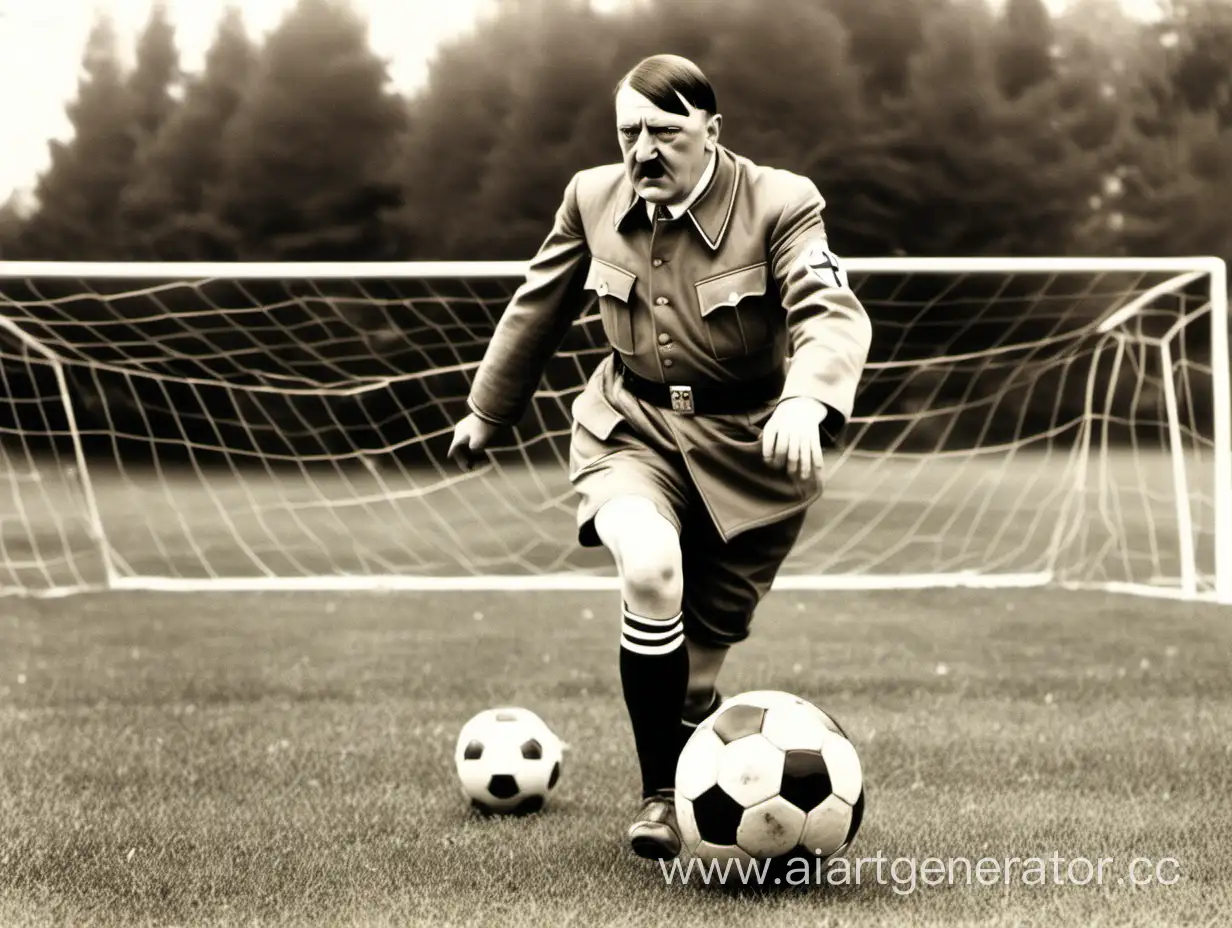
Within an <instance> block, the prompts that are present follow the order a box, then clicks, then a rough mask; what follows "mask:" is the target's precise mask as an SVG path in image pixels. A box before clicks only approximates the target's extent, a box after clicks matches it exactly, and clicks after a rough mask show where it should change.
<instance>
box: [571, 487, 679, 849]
mask: <svg viewBox="0 0 1232 928" xmlns="http://www.w3.org/2000/svg"><path fill="white" fill-rule="evenodd" d="M594 527H595V532H596V534H597V535H598V536H599V539H600V541H601V542H602V543H603V545H604V546H605V547H606V548H607V549H608V550H609V551H610V552H611V553H612V557H613V558H614V559H615V561H616V569H617V571H618V572H619V574H620V582H621V605H622V613H623V615H622V619H621V636H620V680H621V688H622V690H623V693H624V699H625V707H626V709H627V711H628V713H629V721H630V723H631V724H632V728H633V740H634V744H635V745H636V747H637V756H638V762H639V764H640V766H641V776H642V798H643V801H644V803H643V808H642V811H641V813H640V814H639V817H638V820H637V821H636V822H634V824H633V827H632V828H630V830H629V840H630V843H631V844H632V846H633V849H634V851H635V852H636V853H638V854H639V855H640V856H642V857H648V858H665V857H675V856H676V855H677V854H678V853H679V852H680V837H679V833H678V832H677V829H676V820H675V809H674V796H673V787H674V784H675V779H676V760H677V758H678V757H679V724H680V723H679V719H680V717H681V712H682V709H683V707H684V701H685V694H686V690H687V686H688V680H689V653H688V651H687V649H686V647H685V639H684V622H683V618H682V615H681V598H682V596H683V591H684V581H683V576H682V570H681V553H680V538H679V535H678V533H677V530H676V526H675V525H674V524H673V523H672V522H669V521H668V520H667V518H666V517H665V516H664V515H663V514H662V513H661V512H660V511H659V509H658V508H657V507H656V506H655V504H654V503H653V502H652V501H651V500H650V499H647V498H643V497H639V496H621V497H616V498H613V499H611V500H609V501H608V502H606V503H604V504H603V505H602V506H601V507H600V509H599V510H598V512H597V513H596V515H595V518H594Z"/></svg>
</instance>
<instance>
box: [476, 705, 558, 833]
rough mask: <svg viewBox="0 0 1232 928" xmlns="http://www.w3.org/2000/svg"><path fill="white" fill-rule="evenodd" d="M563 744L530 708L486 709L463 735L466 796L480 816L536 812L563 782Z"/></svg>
mask: <svg viewBox="0 0 1232 928" xmlns="http://www.w3.org/2000/svg"><path fill="white" fill-rule="evenodd" d="M562 754H563V746H562V745H561V742H560V739H559V738H557V737H556V735H555V734H554V733H553V732H552V730H551V729H550V728H548V726H547V725H546V724H545V723H544V721H543V719H541V718H539V716H537V715H535V713H533V712H531V711H530V710H529V709H521V708H517V707H513V706H509V707H504V708H498V709H485V710H484V711H483V712H480V713H479V714H478V715H476V716H474V717H472V718H471V719H470V720H469V721H468V722H467V723H466V724H465V725H463V726H462V730H461V731H460V732H459V733H458V743H457V746H456V747H455V749H454V764H455V766H456V768H457V771H458V779H459V781H460V782H461V784H462V794H463V796H465V798H466V799H467V800H468V801H469V802H470V804H471V805H472V806H473V807H474V808H475V809H478V810H479V811H480V812H484V813H487V814H493V813H509V812H511V813H515V814H525V813H529V812H537V811H538V810H540V809H542V808H543V807H544V805H545V804H546V803H547V800H548V795H549V794H550V793H551V791H552V790H553V789H554V788H555V787H556V784H557V782H558V781H559V780H560V766H561V760H562Z"/></svg>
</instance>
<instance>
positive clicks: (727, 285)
mask: <svg viewBox="0 0 1232 928" xmlns="http://www.w3.org/2000/svg"><path fill="white" fill-rule="evenodd" d="M766 282H767V278H766V265H765V263H762V264H754V265H752V266H751V267H744V268H741V269H740V270H738V271H729V272H728V273H726V274H722V275H720V276H719V277H712V278H710V279H709V280H703V281H702V282H701V283H699V284H697V285H696V286H697V300H698V302H699V303H700V304H701V308H702V315H703V316H709V315H710V314H711V313H712V312H714V311H715V310H716V309H718V308H719V307H721V306H735V305H736V304H737V303H739V302H740V301H741V300H743V299H744V298H745V297H746V296H760V295H761V294H763V293H765V292H766Z"/></svg>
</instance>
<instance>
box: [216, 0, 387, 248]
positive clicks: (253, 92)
mask: <svg viewBox="0 0 1232 928" xmlns="http://www.w3.org/2000/svg"><path fill="white" fill-rule="evenodd" d="M388 80H389V78H388V73H387V67H386V64H385V62H383V61H381V60H380V59H378V58H377V57H376V56H375V55H374V54H373V53H372V51H371V49H370V47H369V45H368V30H367V23H366V22H365V21H364V19H363V18H362V17H361V16H360V15H359V14H358V13H357V12H356V11H355V10H354V9H353V8H352V7H351V6H350V5H349V4H347V3H345V2H343V0H300V2H299V3H298V4H297V5H296V6H295V7H294V8H293V9H292V10H291V12H290V13H288V14H287V16H286V17H285V18H284V19H283V21H282V22H281V24H280V25H279V26H278V27H277V29H275V30H274V32H273V33H271V34H270V36H269V38H268V40H267V42H266V44H265V47H264V48H263V49H262V51H261V53H260V58H259V61H258V64H257V69H256V73H255V75H254V77H253V81H252V84H251V86H250V87H249V89H248V92H247V93H246V94H245V96H244V98H243V100H242V101H241V103H240V106H239V110H238V111H237V112H236V114H235V116H234V118H233V119H232V120H231V121H230V122H229V124H228V127H227V130H226V132H225V133H224V136H223V141H222V165H223V167H222V176H221V179H220V183H219V185H218V187H217V189H216V193H215V195H214V196H212V197H211V202H210V204H209V209H210V211H211V212H212V214H213V215H214V216H215V217H216V218H217V219H219V220H221V221H222V222H223V223H224V224H225V225H227V226H230V227H232V228H234V229H235V230H236V234H237V236H238V253H237V255H236V257H237V258H240V259H242V260H379V259H388V258H392V257H395V256H396V255H397V254H398V251H397V240H396V237H395V234H394V230H393V228H392V226H391V224H390V223H389V222H388V220H387V218H386V215H385V214H386V213H387V212H388V211H390V210H391V209H393V208H395V207H396V206H397V204H398V189H397V186H396V185H395V184H393V183H392V182H391V181H390V180H389V174H390V168H389V164H390V159H391V157H392V155H393V153H394V151H395V150H396V147H397V142H398V140H399V138H400V136H401V133H402V132H403V130H404V127H405V120H406V107H405V102H404V101H403V100H402V98H401V97H400V96H398V95H397V94H396V93H394V92H393V91H391V90H390V89H389V88H388V86H387V84H388Z"/></svg>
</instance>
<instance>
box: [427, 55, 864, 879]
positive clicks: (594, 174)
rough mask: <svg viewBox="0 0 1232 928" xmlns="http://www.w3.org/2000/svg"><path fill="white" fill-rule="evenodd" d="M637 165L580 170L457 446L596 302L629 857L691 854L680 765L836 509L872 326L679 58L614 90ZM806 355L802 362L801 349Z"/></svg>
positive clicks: (789, 183) (585, 433) (576, 443)
mask: <svg viewBox="0 0 1232 928" xmlns="http://www.w3.org/2000/svg"><path fill="white" fill-rule="evenodd" d="M615 110H616V127H617V132H618V137H619V141H620V148H621V153H622V156H623V161H622V163H621V164H612V165H607V166H603V167H597V168H592V169H589V170H584V171H581V172H580V173H578V174H576V175H575V176H574V177H573V178H572V180H571V181H570V182H569V184H568V186H567V188H566V190H565V193H564V198H563V202H562V203H561V205H560V208H559V210H558V211H557V213H556V219H555V223H554V225H553V228H552V230H551V232H550V233H549V235H548V236H547V238H546V240H545V241H544V242H543V244H542V246H541V247H540V249H539V252H538V253H537V254H536V255H535V257H534V259H533V260H532V261H531V262H530V268H529V271H528V273H527V277H526V280H525V282H524V283H523V284H522V286H521V287H519V288H518V290H517V291H516V293H515V294H514V296H513V298H512V300H511V302H510V304H509V306H508V307H507V309H506V310H505V312H504V313H503V314H502V316H501V319H500V322H499V324H498V325H497V328H496V331H495V333H494V334H493V337H492V340H491V343H490V344H489V346H488V349H487V352H486V354H485V356H484V359H483V362H482V364H481V365H480V367H479V370H478V372H477V374H476V377H475V381H474V384H473V388H472V390H471V393H470V396H469V400H468V405H469V409H470V415H468V416H466V417H465V418H464V419H463V420H462V421H461V422H459V423H458V425H457V427H456V429H455V432H454V437H453V443H452V445H451V448H450V455H451V457H453V458H454V459H455V460H457V461H458V463H459V465H460V466H463V467H469V466H470V462H471V461H472V460H473V459H474V457H475V456H476V455H477V454H478V453H480V452H481V451H482V450H483V449H484V448H485V447H486V446H487V445H488V444H489V443H490V441H491V440H492V437H493V435H494V433H495V432H496V430H497V429H499V428H500V427H502V426H510V425H513V424H515V423H516V422H517V421H518V420H519V419H520V417H521V416H522V414H523V412H524V410H525V409H526V407H527V405H528V404H529V402H530V401H531V399H532V397H533V394H534V391H535V389H536V388H537V386H538V383H539V380H540V378H541V376H542V373H543V369H544V367H545V365H546V363H547V361H548V360H549V358H550V357H551V356H552V355H553V354H554V353H555V352H556V350H557V349H558V348H559V347H560V345H561V343H562V341H563V339H564V336H565V334H566V333H567V331H568V328H569V326H570V325H571V324H573V322H574V321H575V320H576V318H577V316H578V314H579V313H580V311H581V309H582V308H583V307H584V306H585V305H586V304H587V299H586V296H587V292H590V293H591V294H593V295H594V296H595V297H596V298H597V300H598V305H599V312H600V315H601V319H602V324H603V330H604V333H605V335H606V337H607V338H608V339H609V341H610V342H611V347H612V349H613V350H612V353H611V354H610V355H609V356H607V357H606V358H605V359H604V360H603V361H602V362H601V363H600V364H599V366H598V368H597V369H596V370H595V371H594V373H593V375H592V376H591V377H590V379H589V381H588V382H587V384H586V387H585V389H584V390H583V391H582V393H581V394H580V395H579V396H578V397H577V399H576V400H575V402H574V404H573V407H572V413H573V419H574V423H573V431H572V444H571V449H570V479H571V480H572V482H573V485H574V487H575V488H576V490H577V492H578V494H579V496H580V505H579V508H578V539H579V542H580V544H582V545H584V546H592V547H593V546H597V545H603V546H605V547H606V548H607V549H608V550H609V551H610V552H611V554H612V556H613V559H614V561H615V564H616V567H617V570H618V572H619V574H620V578H621V594H622V603H621V605H622V622H621V638H620V645H621V646H620V675H621V684H622V689H623V692H624V701H625V705H626V708H627V711H628V714H629V719H630V722H631V726H632V729H633V737H634V743H635V745H636V748H637V754H638V759H639V763H640V768H641V775H642V803H641V806H640V809H639V812H638V814H637V817H636V820H635V821H634V823H633V825H632V826H631V827H630V829H629V834H628V837H629V840H630V842H631V845H632V847H633V849H634V851H635V852H636V853H638V854H639V855H641V856H643V857H647V858H657V859H662V858H666V857H673V856H675V855H676V854H677V853H678V852H679V849H680V838H679V833H678V830H677V823H676V820H675V815H674V809H673V793H672V788H673V785H674V782H675V766H676V761H677V760H678V758H679V752H680V748H681V747H682V745H683V742H684V739H685V738H687V736H688V734H689V733H690V731H691V730H692V727H693V726H695V725H696V723H697V722H698V721H700V720H701V719H703V718H704V717H705V716H706V715H708V714H709V713H710V712H712V711H713V710H714V709H715V708H716V707H717V705H718V703H719V696H718V693H717V690H716V688H715V687H716V678H717V676H718V672H719V669H720V667H721V666H722V663H723V659H724V657H725V656H726V654H727V652H728V649H729V648H730V647H731V646H732V645H733V644H735V643H737V642H739V641H741V640H743V639H744V638H746V637H747V636H748V634H749V627H750V623H751V621H752V617H753V611H754V609H755V608H756V606H757V604H758V603H759V601H760V600H761V599H762V597H763V596H764V595H765V594H766V592H767V591H768V590H769V589H770V586H771V584H772V582H773V580H774V577H775V575H776V573H777V572H778V570H779V568H780V566H781V565H782V563H783V560H784V559H785V558H786V556H787V554H788V553H789V552H790V550H791V548H792V546H793V544H794V543H795V541H796V538H797V536H798V534H799V532H800V528H801V525H802V523H803V520H804V517H805V513H806V510H807V509H808V507H809V505H810V504H811V503H812V502H813V501H815V500H816V499H817V498H818V497H819V496H820V494H821V490H822V486H821V468H822V448H823V445H825V444H827V443H829V442H832V441H833V440H834V439H835V438H836V437H837V436H838V434H839V432H840V431H841V430H842V429H843V427H844V425H845V424H846V421H847V419H848V418H849V416H850V415H851V412H852V406H853V404H854V400H855V393H856V387H857V384H858V383H859V380H860V376H861V373H862V371H863V367H864V364H865V362H866V359H867V355H868V349H869V343H870V339H871V327H870V323H869V319H868V316H867V314H866V313H865V311H864V308H863V306H862V305H861V304H860V302H859V300H858V299H857V298H856V296H855V294H854V293H853V292H852V290H851V289H850V287H849V286H848V283H847V278H846V275H845V274H844V272H843V271H842V269H841V266H840V263H839V261H838V259H837V258H836V257H835V255H834V254H833V252H831V251H830V248H829V244H828V242H827V238H826V232H825V227H824V225H823V222H822V209H823V207H824V201H823V199H822V197H821V195H820V193H819V192H818V191H817V188H816V187H815V186H814V185H813V183H812V182H811V181H810V180H808V179H807V178H804V177H801V176H799V175H796V174H793V173H790V172H787V171H783V170H777V169H771V168H766V167H762V166H759V165H756V164H754V163H752V162H751V161H749V160H748V159H746V158H743V157H741V156H739V155H736V154H734V153H733V152H731V151H729V150H728V149H727V148H725V147H723V146H721V145H720V144H719V131H720V128H721V125H722V117H721V116H720V114H719V112H718V108H717V105H716V101H715V95H714V91H713V89H712V88H711V86H710V84H709V82H708V81H707V80H706V78H705V76H704V75H703V74H702V72H701V71H700V70H699V69H698V68H697V66H696V65H695V64H693V63H692V62H690V61H688V60H687V59H684V58H680V57H677V56H671V55H658V56H654V57H652V58H647V59H645V60H644V61H642V62H640V63H639V64H638V65H637V66H635V67H634V68H633V69H632V70H631V71H630V72H629V73H628V74H627V75H626V76H625V77H624V78H623V79H622V80H621V81H620V83H619V85H618V87H617V91H616V98H615ZM789 355H790V364H789V363H788V356H789Z"/></svg>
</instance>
